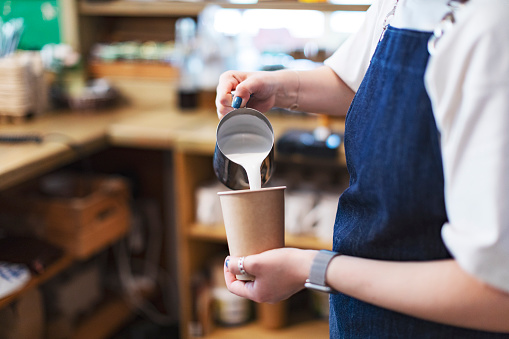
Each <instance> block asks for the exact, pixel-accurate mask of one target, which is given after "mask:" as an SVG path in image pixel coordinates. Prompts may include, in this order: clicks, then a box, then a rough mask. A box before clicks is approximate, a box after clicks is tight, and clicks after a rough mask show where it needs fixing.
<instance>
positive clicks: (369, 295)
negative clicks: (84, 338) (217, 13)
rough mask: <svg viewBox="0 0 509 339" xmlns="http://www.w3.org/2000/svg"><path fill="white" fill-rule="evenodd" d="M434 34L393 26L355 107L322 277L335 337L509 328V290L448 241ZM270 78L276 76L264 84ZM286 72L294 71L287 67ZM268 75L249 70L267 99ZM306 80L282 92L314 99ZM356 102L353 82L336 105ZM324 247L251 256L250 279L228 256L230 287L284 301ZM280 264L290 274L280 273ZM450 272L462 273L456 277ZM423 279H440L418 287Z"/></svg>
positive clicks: (253, 85)
mask: <svg viewBox="0 0 509 339" xmlns="http://www.w3.org/2000/svg"><path fill="white" fill-rule="evenodd" d="M430 38H431V32H423V31H415V30H409V29H399V28H393V27H391V26H388V27H384V31H383V38H382V39H381V41H380V42H379V43H378V45H377V47H376V50H375V52H374V54H373V56H372V58H371V61H370V64H369V68H368V69H367V71H366V74H365V76H364V77H363V80H362V83H361V84H360V86H359V88H358V90H357V92H356V94H355V97H354V98H353V101H352V102H351V105H350V107H349V110H348V113H347V117H346V122H345V137H344V145H345V152H346V158H347V167H348V172H349V174H350V185H349V188H348V189H347V190H346V191H345V192H344V193H343V194H342V195H341V197H340V199H339V203H338V210H337V215H336V221H335V227H334V237H333V251H334V253H332V254H327V255H328V256H329V257H328V259H327V260H326V261H325V264H324V262H321V263H320V264H321V265H322V267H320V268H319V269H322V271H323V272H324V273H323V274H324V279H323V282H322V283H323V284H324V286H323V287H324V288H325V289H328V290H329V291H331V292H333V294H331V297H330V336H331V338H499V337H500V338H509V334H507V333H509V327H508V326H507V325H504V324H505V323H507V320H509V319H508V318H507V316H506V315H507V314H509V313H507V312H508V311H509V296H508V295H507V292H508V291H507V290H505V292H504V290H500V289H497V288H493V287H486V286H485V285H484V284H482V283H480V282H478V281H476V280H475V279H474V278H472V277H470V276H467V274H466V273H465V272H463V271H462V269H461V268H460V267H459V266H458V265H457V264H456V263H455V261H454V260H453V259H452V257H451V253H450V251H449V249H448V248H447V247H446V246H445V244H444V241H443V240H442V236H441V232H442V228H443V226H444V224H446V223H447V222H448V215H447V212H446V204H445V199H444V185H445V184H444V174H443V173H444V169H443V166H442V164H443V163H442V156H441V147H440V142H441V140H440V137H441V136H440V134H439V132H438V130H437V125H436V122H435V117H434V115H433V110H432V103H431V101H430V98H429V96H428V94H427V90H426V87H425V82H424V79H425V72H426V70H427V66H428V59H429V52H428V48H429V41H430ZM319 72H324V73H325V72H327V71H326V70H324V69H321V70H319ZM324 73H322V75H323V74H324ZM264 76H268V80H267V78H265V80H264V81H263V82H264V83H265V84H266V87H261V86H259V83H261V82H262V80H263V79H264ZM276 76H277V75H276ZM282 76H283V77H287V78H288V77H292V76H293V75H292V72H288V71H287V72H286V74H283V75H282ZM257 77H259V78H257ZM271 77H272V75H261V74H259V75H255V76H253V77H250V78H249V77H248V78H247V79H245V80H244V81H245V82H246V83H245V86H246V88H249V89H251V91H249V93H250V95H252V97H256V94H257V93H259V94H260V95H259V97H258V98H264V96H265V95H266V94H267V93H269V92H270V91H271V90H273V88H274V86H273V85H272V84H271V83H272V81H273V80H272V78H271ZM239 78H241V77H239V75H238V74H237V78H236V79H239ZM226 79H230V80H229V81H230V82H229V84H228V85H225V84H227V83H228V80H226ZM297 82H298V86H297V89H296V90H295V91H296V94H292V92H291V90H289V92H288V93H285V95H282V97H285V98H286V100H287V102H290V103H291V102H292V101H294V100H297V99H300V100H301V101H300V102H304V101H305V100H306V99H305V98H303V97H302V93H303V91H305V89H306V83H305V82H304V81H302V79H297ZM240 83H243V81H240ZM343 85H344V84H343V83H340V85H339V86H343ZM228 86H229V87H233V88H238V87H237V86H238V84H235V85H232V81H231V73H228V74H226V75H225V76H224V78H222V80H221V81H220V85H219V86H218V100H217V102H218V103H221V102H223V101H224V102H228V98H227V96H226V95H221V94H220V93H225V92H226V91H224V87H227V88H228ZM261 88H265V89H266V92H264V90H263V89H261ZM253 94H254V95H253ZM248 97H249V96H248ZM230 100H231V99H230ZM246 101H247V100H246ZM260 101H261V102H263V101H264V100H260ZM265 101H267V100H265ZM337 101H339V103H338V102H337ZM348 101H349V93H348V91H345V92H344V93H343V95H339V96H338V97H337V98H336V102H335V105H337V106H339V107H342V106H344V105H345V103H346V102H348ZM250 103H251V101H250ZM281 103H283V104H286V102H285V100H284V99H277V98H276V99H275V102H274V101H269V102H265V104H267V105H274V104H279V105H281ZM256 104H257V102H256V101H254V105H256ZM290 105H291V104H290ZM220 106H221V105H218V108H219V107H220ZM254 108H257V106H254ZM219 115H222V113H221V112H219ZM338 253H341V255H338ZM316 257H318V254H317V253H316V251H305V250H297V249H288V248H286V249H277V250H272V251H267V252H264V253H262V254H260V255H256V256H249V257H245V258H242V261H243V265H242V267H240V268H241V269H243V270H245V271H247V272H249V273H250V274H253V275H255V276H256V279H255V281H254V282H248V283H246V282H240V281H237V280H235V278H234V274H238V273H239V267H238V264H237V263H238V260H239V258H227V260H226V265H225V266H226V267H225V278H226V281H227V286H228V288H229V289H230V291H232V292H234V293H236V294H239V295H241V296H245V297H248V298H251V299H253V300H255V301H277V300H280V299H284V298H287V297H288V296H290V295H292V294H293V293H295V292H297V291H299V290H300V289H302V288H303V286H302V284H303V281H304V280H306V278H308V275H309V274H310V273H309V272H310V271H311V274H310V275H312V274H313V272H314V270H315V266H313V265H314V262H313V258H315V261H316ZM327 265H328V266H327ZM323 266H324V267H323ZM319 269H318V271H319ZM426 272H428V273H429V274H428V273H426ZM414 273H415V274H414ZM275 274H279V275H282V276H283V275H284V277H285V279H274V275H275ZM449 275H451V276H453V275H454V276H455V277H457V278H454V279H451V280H449V279H448V276H449ZM352 277H353V278H352ZM423 277H424V279H423ZM274 280H278V281H274ZM279 280H285V281H284V282H281V281H279ZM451 281H453V282H454V284H451ZM308 283H309V281H308ZM455 284H457V285H455ZM461 284H471V285H469V286H470V287H468V288H466V289H465V290H464V291H472V292H473V294H472V295H474V296H473V297H472V295H463V296H462V295H456V296H454V294H455V292H457V291H461V290H462V289H461ZM426 285H428V286H432V285H433V286H435V287H433V288H431V291H432V292H431V293H430V292H427V293H428V294H426V293H424V292H423V293H422V295H419V292H421V291H424V290H425V289H427V288H428V287H427V286H426ZM455 286H458V289H457V291H456V290H455ZM334 289H336V290H338V291H339V293H335V292H336V291H334ZM398 291H399V293H398ZM476 298H478V299H476ZM462 301H464V303H463V302H462ZM462 308H463V309H462ZM486 313H488V314H486ZM504 314H505V315H504Z"/></svg>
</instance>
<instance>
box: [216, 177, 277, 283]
mask: <svg viewBox="0 0 509 339" xmlns="http://www.w3.org/2000/svg"><path fill="white" fill-rule="evenodd" d="M285 189H286V187H284V186H282V187H271V188H262V189H260V190H240V191H227V192H219V193H218V195H219V200H220V202H221V209H222V211H223V219H224V226H225V229H226V238H227V241H228V248H229V250H230V255H231V256H235V257H243V256H247V255H250V254H257V253H261V252H264V251H267V250H271V249H274V248H281V247H284V245H285V228H284V225H285V213H284V211H285V206H284V191H285ZM237 279H239V280H254V277H253V276H252V275H249V274H246V275H240V274H239V275H237Z"/></svg>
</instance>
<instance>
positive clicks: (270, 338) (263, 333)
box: [202, 320, 329, 339]
mask: <svg viewBox="0 0 509 339" xmlns="http://www.w3.org/2000/svg"><path fill="white" fill-rule="evenodd" d="M202 338H203V339H238V338H263V339H297V338H313V339H327V338H329V322H328V321H327V320H309V321H303V322H300V323H295V324H290V325H289V326H286V327H283V328H280V329H275V330H272V329H266V328H263V327H262V326H261V325H260V324H258V323H256V322H254V323H250V324H247V325H245V326H239V327H227V328H226V327H225V328H223V327H216V328H214V330H213V332H212V333H211V334H209V335H207V336H205V337H202Z"/></svg>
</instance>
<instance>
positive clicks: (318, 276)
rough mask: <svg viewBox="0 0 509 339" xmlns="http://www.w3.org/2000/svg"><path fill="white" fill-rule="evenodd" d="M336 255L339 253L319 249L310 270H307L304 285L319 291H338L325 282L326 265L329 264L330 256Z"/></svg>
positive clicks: (334, 292)
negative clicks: (307, 273)
mask: <svg viewBox="0 0 509 339" xmlns="http://www.w3.org/2000/svg"><path fill="white" fill-rule="evenodd" d="M338 255H340V253H337V252H332V251H327V250H321V251H319V252H318V254H317V255H316V256H315V258H314V259H313V263H312V264H311V270H310V271H309V278H308V279H307V280H306V283H305V284H304V286H305V287H306V288H309V289H312V290H316V291H320V292H325V293H333V294H336V293H338V292H337V291H336V290H334V289H333V288H332V287H330V286H327V285H326V284H325V273H326V272H327V267H328V266H329V263H330V261H331V260H332V258H334V257H337V256H338Z"/></svg>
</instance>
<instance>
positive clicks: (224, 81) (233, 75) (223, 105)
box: [216, 71, 278, 119]
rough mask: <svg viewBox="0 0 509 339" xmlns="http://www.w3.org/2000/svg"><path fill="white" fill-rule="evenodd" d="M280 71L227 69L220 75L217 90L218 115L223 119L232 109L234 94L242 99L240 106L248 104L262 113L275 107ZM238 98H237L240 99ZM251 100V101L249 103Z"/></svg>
mask: <svg viewBox="0 0 509 339" xmlns="http://www.w3.org/2000/svg"><path fill="white" fill-rule="evenodd" d="M277 74H278V72H264V71H260V72H240V71H227V72H225V73H223V74H222V75H221V76H220V77H219V84H218V85H217V92H216V106H217V115H218V117H219V118H220V119H221V118H222V117H223V116H225V115H226V113H228V112H230V111H232V110H233V109H234V108H233V107H232V100H233V95H232V92H233V91H235V97H236V98H237V97H238V98H240V99H241V100H242V102H241V104H240V106H239V107H244V106H246V105H247V106H248V107H251V108H254V109H256V110H258V111H260V112H262V113H265V112H267V111H268V110H269V109H271V108H272V107H274V104H275V103H276V94H277V87H278V81H277ZM240 99H237V100H240ZM248 101H249V103H248Z"/></svg>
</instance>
